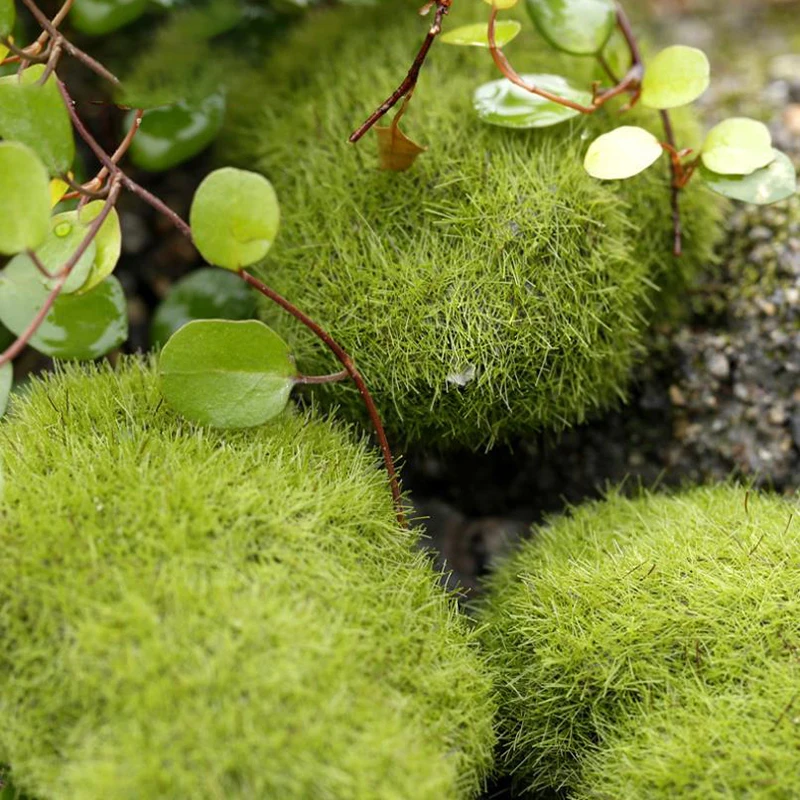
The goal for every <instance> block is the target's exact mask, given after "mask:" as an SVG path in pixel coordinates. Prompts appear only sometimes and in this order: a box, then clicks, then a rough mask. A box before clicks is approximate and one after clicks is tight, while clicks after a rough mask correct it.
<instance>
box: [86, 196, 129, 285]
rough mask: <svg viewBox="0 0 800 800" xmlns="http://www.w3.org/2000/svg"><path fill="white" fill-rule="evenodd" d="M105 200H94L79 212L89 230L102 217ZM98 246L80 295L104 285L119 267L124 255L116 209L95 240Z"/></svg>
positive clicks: (106, 220)
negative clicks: (120, 258)
mask: <svg viewBox="0 0 800 800" xmlns="http://www.w3.org/2000/svg"><path fill="white" fill-rule="evenodd" d="M105 205H106V204H105V202H104V201H103V200H93V201H92V202H91V203H87V204H86V205H85V206H84V207H83V208H82V209H80V211H79V212H78V215H79V218H80V221H81V223H82V224H83V225H85V226H86V227H87V228H88V226H89V225H90V224H91V223H92V222H93V221H94V220H95V219H96V218H97V217H98V216H99V215H100V213H101V212H102V210H103V209H104V208H105ZM94 244H95V245H97V250H96V254H95V257H94V260H93V262H92V265H91V270H90V271H89V274H88V276H87V278H86V280H85V281H84V283H83V285H82V286H81V287H80V293H81V294H83V293H84V292H88V291H91V290H92V289H94V287H95V286H97V285H98V284H100V283H102V282H103V281H104V280H105V279H106V278H107V277H108V276H109V275H110V274H111V273H112V272H113V271H114V268H115V267H116V266H117V262H118V261H119V257H120V254H121V253H122V230H121V228H120V225H119V215H118V214H117V210H116V209H115V208H112V209H111V212H110V213H109V215H108V216H107V217H106V218H105V221H104V222H103V224H102V225H101V226H100V230H99V231H98V232H97V236H95V238H94Z"/></svg>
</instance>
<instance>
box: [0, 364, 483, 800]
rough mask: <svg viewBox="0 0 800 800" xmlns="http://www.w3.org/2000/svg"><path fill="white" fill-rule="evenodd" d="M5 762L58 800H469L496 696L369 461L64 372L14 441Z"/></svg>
mask: <svg viewBox="0 0 800 800" xmlns="http://www.w3.org/2000/svg"><path fill="white" fill-rule="evenodd" d="M0 432H1V433H2V458H3V462H4V473H5V491H4V497H3V500H2V503H0V572H1V573H2V575H3V581H2V582H1V583H0V640H2V642H3V647H2V648H0V718H2V720H3V724H2V726H0V764H2V763H3V762H5V763H7V764H10V765H11V766H12V770H13V778H14V782H15V784H17V785H18V787H19V788H21V789H24V790H26V791H29V792H30V793H32V794H35V795H36V796H37V797H39V798H40V799H41V800H50V799H51V798H53V799H56V798H69V799H70V800H98V799H99V798H109V797H113V798H120V799H121V800H125V798H131V799H132V798H143V797H147V798H155V797H174V798H178V797H181V798H189V797H191V798H226V799H227V798H259V797H263V798H267V797H275V798H303V799H304V800H305V798H312V797H313V798H337V799H338V798H387V799H389V798H405V797H415V798H416V797H421V798H431V800H434V799H435V800H438V799H439V798H466V797H471V796H473V795H474V794H475V793H476V792H477V790H478V788H479V787H480V785H481V783H482V779H483V776H484V774H485V772H486V770H487V769H488V766H489V763H490V758H491V750H492V744H493V729H492V710H493V701H492V695H491V682H490V681H489V679H488V678H487V677H486V674H485V671H484V669H483V665H482V663H481V661H480V659H479V656H478V655H477V654H476V649H475V642H474V639H473V634H472V633H471V632H470V631H469V630H468V628H467V626H466V623H465V622H464V621H463V620H462V619H461V618H459V616H458V614H457V610H456V607H455V604H454V602H453V599H452V598H451V597H449V596H448V595H447V594H445V592H444V591H443V590H442V589H440V588H439V586H438V582H437V576H436V575H435V573H434V572H433V570H432V569H431V568H430V566H429V564H428V562H427V560H426V558H425V557H424V556H423V555H422V554H421V553H420V552H419V551H417V550H416V549H414V543H415V542H414V535H413V534H411V533H405V532H403V531H401V530H399V529H398V528H397V526H396V524H395V523H394V522H393V512H392V508H391V503H390V499H389V496H388V492H387V489H386V485H385V480H384V477H383V475H382V474H381V472H380V470H379V469H377V468H376V464H375V456H374V454H373V453H372V452H371V451H369V450H368V449H367V448H365V447H363V446H361V445H359V444H354V443H353V441H352V440H351V438H350V437H349V436H348V435H347V433H348V432H347V431H345V430H343V429H341V428H339V427H337V426H335V425H332V424H330V423H329V422H327V421H325V420H324V419H322V418H321V417H319V416H318V415H316V414H314V413H306V414H300V413H289V414H286V415H284V416H283V417H281V418H280V419H278V420H276V421H275V422H274V423H273V424H269V425H267V426H264V427H262V428H259V429H255V430H252V431H248V432H238V433H231V432H224V433H223V432H214V431H209V430H206V429H202V428H198V427H196V426H193V425H191V424H189V423H186V422H184V421H182V420H180V419H179V418H177V417H176V416H175V415H174V414H173V413H171V412H170V411H168V410H167V409H166V408H165V406H164V405H163V404H162V403H161V402H160V398H159V393H158V390H157V386H156V383H155V378H154V375H153V373H152V371H151V370H150V369H149V368H147V367H146V366H144V365H142V364H141V363H139V362H127V363H126V364H125V366H124V367H123V368H122V369H121V370H120V371H118V372H113V371H110V370H108V369H102V370H90V371H82V370H78V369H72V368H70V369H67V370H66V371H64V372H63V373H62V374H60V375H58V376H56V377H50V378H47V379H45V380H44V381H35V382H34V383H33V385H32V387H31V389H30V392H29V394H28V397H27V398H26V399H24V400H22V401H18V402H16V403H15V404H14V406H13V408H12V415H11V418H10V420H9V421H7V422H4V423H3V425H2V427H0Z"/></svg>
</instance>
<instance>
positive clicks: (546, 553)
mask: <svg viewBox="0 0 800 800" xmlns="http://www.w3.org/2000/svg"><path fill="white" fill-rule="evenodd" d="M745 498H746V492H745V490H744V489H742V488H738V487H733V486H722V487H714V488H702V489H695V490H692V491H689V492H687V493H685V494H681V495H677V496H663V495H657V494H652V495H651V494H644V495H643V496H642V497H640V498H638V499H633V500H632V499H626V498H624V497H622V496H619V495H616V494H613V495H611V496H610V497H609V498H608V499H607V500H605V501H604V502H598V503H592V504H589V505H586V506H583V507H580V508H577V509H575V510H574V511H573V512H572V513H571V514H569V515H568V516H565V517H563V518H559V519H556V520H553V521H552V523H551V524H549V525H547V526H545V527H542V528H540V529H538V530H537V531H536V532H535V536H534V538H533V539H532V540H531V541H529V542H528V543H527V544H526V545H524V546H523V548H522V549H521V551H520V552H519V553H518V554H517V555H515V556H514V557H513V558H511V559H510V560H509V561H508V562H507V563H505V564H504V565H503V566H502V567H501V568H500V569H499V571H498V572H497V573H496V575H495V576H494V577H493V578H492V580H491V582H490V586H489V589H490V591H489V595H488V598H487V599H486V600H485V603H484V606H483V608H482V621H483V622H484V623H485V625H486V627H485V629H484V644H485V647H486V650H487V653H488V655H489V657H490V659H491V661H492V663H493V666H494V668H495V670H496V674H497V675H498V691H499V693H500V695H501V698H500V712H499V715H500V720H501V728H502V730H501V737H502V747H501V749H502V750H503V752H504V762H505V763H504V769H507V770H508V771H510V772H511V773H513V774H514V775H515V777H516V778H517V779H518V781H519V782H520V784H522V785H524V786H528V787H533V788H545V787H551V788H552V787H557V788H562V789H567V790H568V796H569V797H573V798H580V799H581V800H586V799H587V798H598V799H599V798H602V799H603V800H611V798H614V800H618V798H647V800H672V798H675V797H681V798H698V797H703V798H709V797H713V798H723V797H724V798H728V797H730V798H740V797H753V798H755V797H759V798H761V797H774V798H779V797H780V798H790V797H798V796H800V773H799V772H798V771H797V769H796V764H797V758H798V755H800V727H798V725H797V713H796V712H792V711H791V709H789V710H788V711H787V710H786V709H787V708H788V706H789V704H790V702H791V700H792V698H793V697H796V696H797V694H798V692H800V662H798V659H797V652H798V647H800V570H798V569H797V564H798V552H800V527H798V526H797V525H796V524H792V523H791V518H792V512H793V510H794V508H795V504H794V503H792V502H790V501H788V500H786V499H784V498H781V497H778V496H771V495H767V494H758V495H753V496H750V497H749V502H748V501H746V499H745ZM745 761H747V762H748V766H747V768H746V769H744V768H743V766H742V765H743V763H744V762H745ZM792 761H793V762H794V765H795V766H794V768H793V769H791V770H789V769H788V766H787V765H789V764H790V763H792ZM748 786H749V787H750V790H749V791H745V790H744V788H745V787H748ZM758 787H762V789H763V793H759V791H760V790H758Z"/></svg>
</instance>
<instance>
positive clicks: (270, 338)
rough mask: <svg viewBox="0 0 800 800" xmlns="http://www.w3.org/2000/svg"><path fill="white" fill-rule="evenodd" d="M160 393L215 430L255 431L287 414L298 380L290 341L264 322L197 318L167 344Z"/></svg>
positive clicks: (178, 408)
mask: <svg viewBox="0 0 800 800" xmlns="http://www.w3.org/2000/svg"><path fill="white" fill-rule="evenodd" d="M159 375H160V378H161V390H162V392H163V394H164V398H165V399H166V401H167V402H168V403H169V404H170V406H172V407H173V408H174V409H175V410H176V411H178V412H179V413H180V414H182V415H183V416H185V417H186V418H187V419H190V420H192V421H193V422H198V423H200V424H203V425H211V426H213V427H215V428H250V427H253V426H255V425H261V424H262V423H264V422H266V421H267V420H269V419H271V418H272V417H274V416H277V415H278V414H280V413H281V411H283V410H284V408H285V407H286V404H287V402H288V400H289V393H290V392H291V390H292V387H293V386H294V384H295V382H296V378H297V370H296V368H295V365H294V359H293V358H292V356H291V353H290V352H289V348H288V346H287V345H286V343H285V342H284V341H283V340H282V339H281V338H280V337H279V336H278V334H276V333H275V332H274V331H273V330H272V329H271V328H268V327H267V326H266V325H264V323H263V322H258V321H256V320H247V321H242V322H233V321H230V320H195V321H194V322H189V323H188V324H186V325H184V326H183V327H182V328H181V329H180V330H179V331H178V332H177V333H176V334H175V335H174V336H173V337H172V338H171V339H170V340H169V341H168V342H167V344H166V346H165V347H164V349H163V351H162V352H161V358H160V359H159Z"/></svg>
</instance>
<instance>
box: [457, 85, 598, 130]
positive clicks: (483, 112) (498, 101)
mask: <svg viewBox="0 0 800 800" xmlns="http://www.w3.org/2000/svg"><path fill="white" fill-rule="evenodd" d="M520 77H521V78H522V79H523V80H524V81H525V82H526V83H529V84H532V85H534V86H536V87H538V88H540V89H545V90H547V91H548V92H552V93H553V94H557V95H559V96H560V97H565V98H567V99H568V100H572V101H573V102H575V103H579V104H580V105H590V104H591V102H592V95H591V94H590V93H589V92H584V91H582V90H580V89H576V88H575V87H574V86H572V85H571V84H570V83H569V81H567V79H566V78H562V77H561V76H560V75H522V76H520ZM473 106H474V108H475V111H476V112H477V113H478V116H479V117H480V118H481V119H482V120H483V121H484V122H488V123H489V124H490V125H499V126H501V127H503V128H546V127H549V126H550V125H558V124H559V123H561V122H565V121H566V120H568V119H572V117H576V116H578V114H580V112H579V111H576V110H575V109H573V108H568V107H567V106H562V105H560V104H559V103H553V102H552V101H550V100H546V99H545V98H544V97H540V96H539V95H536V94H532V93H531V92H529V91H527V90H526V89H523V88H522V87H520V86H517V85H516V84H514V83H512V82H511V81H509V80H507V79H506V78H501V79H500V80H497V81H490V82H489V83H485V84H483V86H480V87H479V88H478V89H477V90H476V91H475V94H474V96H473Z"/></svg>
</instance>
